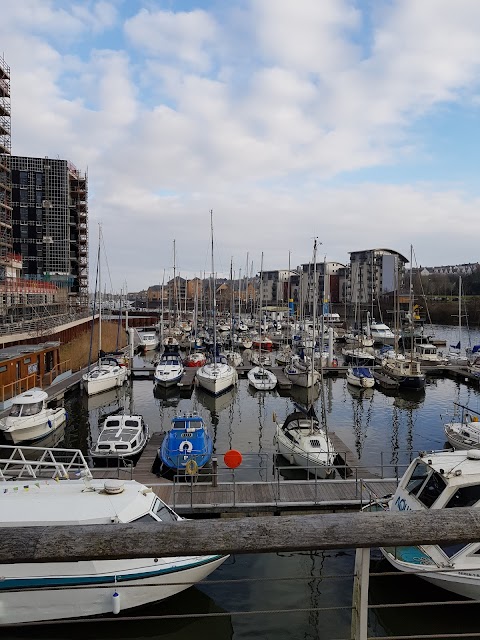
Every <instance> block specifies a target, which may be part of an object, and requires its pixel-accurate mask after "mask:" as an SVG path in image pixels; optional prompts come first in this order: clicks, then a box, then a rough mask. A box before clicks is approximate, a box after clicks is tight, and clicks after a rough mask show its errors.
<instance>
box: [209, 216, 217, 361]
mask: <svg viewBox="0 0 480 640" xmlns="http://www.w3.org/2000/svg"><path fill="white" fill-rule="evenodd" d="M210 233H211V237H212V247H211V249H212V289H213V291H212V301H213V315H212V318H213V367H214V369H216V368H217V292H216V291H215V289H216V287H215V264H214V261H213V209H210Z"/></svg>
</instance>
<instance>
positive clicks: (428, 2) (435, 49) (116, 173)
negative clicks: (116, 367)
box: [0, 0, 480, 290]
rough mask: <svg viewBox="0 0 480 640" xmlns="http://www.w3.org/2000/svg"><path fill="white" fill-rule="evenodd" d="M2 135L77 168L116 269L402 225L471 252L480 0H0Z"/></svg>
mask: <svg viewBox="0 0 480 640" xmlns="http://www.w3.org/2000/svg"><path fill="white" fill-rule="evenodd" d="M1 14H2V21H1V23H0V41H1V42H2V49H3V55H4V57H5V59H6V61H7V63H8V64H9V65H10V67H11V94H12V151H13V153H14V154H18V155H31V156H52V157H61V158H67V159H69V160H70V161H71V162H73V163H74V164H75V165H76V166H77V167H78V168H79V169H81V170H87V169H88V175H89V190H90V199H89V203H90V205H89V215H90V237H91V256H92V261H91V272H92V273H93V272H94V270H95V265H94V264H93V263H94V255H95V244H96V236H97V232H96V223H97V222H101V223H102V225H103V235H104V237H105V242H106V245H107V251H108V262H109V265H110V271H111V274H112V280H113V287H114V288H117V289H118V288H120V287H121V286H123V285H124V283H125V282H126V283H127V285H128V288H129V289H130V290H137V289H140V288H142V287H147V286H149V285H151V284H155V283H157V282H159V281H161V280H162V277H163V272H164V270H166V272H167V274H168V273H171V270H172V266H173V255H172V246H173V240H174V239H175V240H176V246H177V257H176V262H177V268H178V269H179V271H180V273H181V274H182V275H185V276H193V275H200V274H202V273H203V272H204V271H207V272H208V271H209V269H210V255H209V246H210V241H209V228H210V225H209V210H210V209H213V211H214V227H215V251H216V265H217V268H218V271H219V272H220V273H222V274H223V273H224V274H227V273H228V270H229V265H230V259H231V258H233V262H234V269H235V271H236V272H238V269H240V268H241V269H242V271H243V272H244V270H245V261H246V255H247V252H248V253H249V259H250V260H253V261H254V264H255V266H256V268H257V269H258V268H259V266H260V256H261V253H262V252H263V253H264V267H265V268H266V269H275V268H285V267H286V265H287V261H288V253H289V251H290V252H291V256H292V257H291V260H292V265H297V264H301V263H303V262H307V261H308V260H309V259H310V256H311V253H312V244H313V241H312V238H313V237H314V236H318V238H319V240H320V241H321V242H322V252H325V254H326V256H327V259H330V260H335V261H338V262H344V263H345V262H347V261H348V252H349V251H354V250H358V249H365V248H373V247H391V248H392V249H395V250H397V251H400V252H401V253H403V254H405V255H409V253H410V249H409V247H410V244H413V246H414V249H415V254H416V256H417V260H418V262H419V263H420V264H422V265H429V266H433V265H439V264H455V263H460V262H476V261H477V259H478V251H477V244H478V240H477V238H478V231H479V227H480V222H479V220H480V217H479V215H478V212H479V205H480V197H479V187H478V179H477V165H478V153H479V152H478V149H479V148H480V145H479V142H480V140H479V138H480V127H479V126H478V125H479V108H480V92H479V69H480V39H479V38H478V33H480V3H478V2H477V0H456V1H455V2H454V3H453V2H451V0H422V1H421V2H418V0H403V1H401V2H400V1H395V0H376V1H375V2H360V1H359V0H322V1H321V2H320V1H318V0H296V1H295V2H292V0H244V1H242V2H240V1H237V2H220V1H213V0H212V1H210V2H200V1H199V2H179V1H176V0H170V1H158V0H148V1H147V0H145V1H141V0H138V1H133V0H123V1H122V0H83V1H78V2H74V1H72V2H67V1H59V0H58V1H55V0H22V1H21V2H17V3H11V2H9V1H8V0H1Z"/></svg>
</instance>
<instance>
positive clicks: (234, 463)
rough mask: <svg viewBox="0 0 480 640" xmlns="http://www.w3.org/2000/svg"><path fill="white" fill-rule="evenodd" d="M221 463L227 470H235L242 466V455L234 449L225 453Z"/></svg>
mask: <svg viewBox="0 0 480 640" xmlns="http://www.w3.org/2000/svg"><path fill="white" fill-rule="evenodd" d="M223 461H224V462H225V464H226V465H227V467H228V468H229V469H236V468H237V467H238V466H240V465H241V464H242V454H241V453H240V451H237V450H236V449H230V451H227V453H226V454H225V455H224V456H223Z"/></svg>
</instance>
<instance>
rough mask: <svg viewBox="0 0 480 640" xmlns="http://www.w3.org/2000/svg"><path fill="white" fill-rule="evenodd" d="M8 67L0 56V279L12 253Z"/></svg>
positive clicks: (3, 276) (2, 277)
mask: <svg viewBox="0 0 480 640" xmlns="http://www.w3.org/2000/svg"><path fill="white" fill-rule="evenodd" d="M10 154H11V116H10V67H9V66H8V65H7V63H6V62H5V60H4V59H3V57H2V56H0V281H1V280H3V279H4V278H5V269H6V267H7V266H9V263H10V262H11V257H10V256H11V254H12V250H13V247H12V206H11V199H12V198H11V195H12V181H11V174H10Z"/></svg>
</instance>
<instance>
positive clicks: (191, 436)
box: [158, 413, 213, 471]
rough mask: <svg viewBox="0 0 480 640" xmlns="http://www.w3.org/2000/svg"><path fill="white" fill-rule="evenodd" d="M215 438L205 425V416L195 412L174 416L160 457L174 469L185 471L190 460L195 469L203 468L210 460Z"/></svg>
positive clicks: (167, 466) (165, 465)
mask: <svg viewBox="0 0 480 640" xmlns="http://www.w3.org/2000/svg"><path fill="white" fill-rule="evenodd" d="M212 452H213V439H212V436H211V435H210V432H209V431H208V429H207V428H206V427H205V423H204V421H203V418H202V417H201V416H199V415H197V414H195V413H192V414H190V413H188V414H184V415H178V416H175V417H174V418H172V423H171V428H170V430H169V431H167V433H166V434H165V437H164V439H163V441H162V445H161V447H160V449H159V451H158V457H159V459H160V461H161V463H162V465H163V466H164V467H166V468H167V469H169V470H173V471H185V469H186V468H187V464H188V463H189V461H193V462H194V463H195V464H194V465H193V468H194V469H201V468H202V467H204V466H205V465H206V464H208V463H209V462H210V459H211V457H212Z"/></svg>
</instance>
